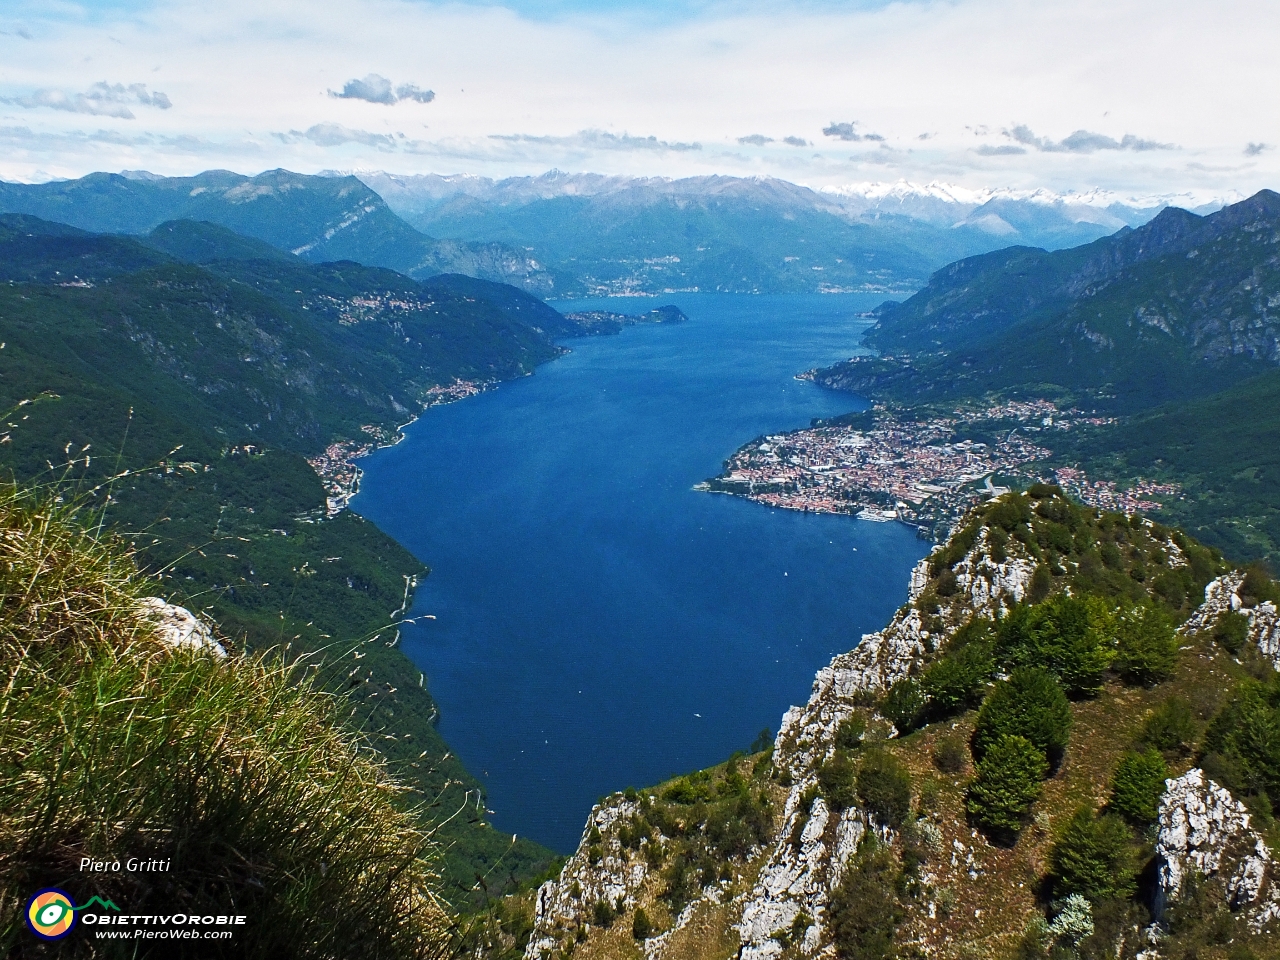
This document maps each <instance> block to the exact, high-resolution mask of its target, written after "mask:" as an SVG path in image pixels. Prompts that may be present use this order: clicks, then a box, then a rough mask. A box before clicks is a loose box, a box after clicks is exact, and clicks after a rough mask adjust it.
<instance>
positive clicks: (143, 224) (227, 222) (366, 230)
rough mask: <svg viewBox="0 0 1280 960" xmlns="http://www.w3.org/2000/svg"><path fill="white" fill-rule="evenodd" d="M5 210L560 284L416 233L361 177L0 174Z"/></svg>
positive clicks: (419, 271) (532, 265)
mask: <svg viewBox="0 0 1280 960" xmlns="http://www.w3.org/2000/svg"><path fill="white" fill-rule="evenodd" d="M0 211H6V212H11V213H24V214H29V215H32V216H36V217H40V218H42V219H45V220H51V221H55V222H58V223H64V224H69V225H71V226H75V227H79V228H81V229H84V230H90V231H94V232H98V233H128V234H143V233H148V232H150V231H152V230H154V229H155V228H157V227H159V226H160V225H161V224H162V223H165V222H166V221H170V220H194V221H207V222H209V223H213V224H217V225H219V226H222V227H225V228H227V229H229V230H231V231H234V232H235V233H238V234H240V235H242V236H244V237H249V238H252V239H256V240H261V241H264V242H266V243H268V244H270V245H271V246H273V247H275V248H277V249H278V250H282V251H285V252H289V253H292V254H294V255H296V256H299V257H301V258H303V259H305V260H308V261H310V262H313V263H314V262H321V261H326V260H354V261H357V262H359V263H363V264H365V265H367V266H378V267H386V268H389V269H392V270H398V271H400V272H401V273H405V274H408V275H410V276H414V277H420V278H425V277H429V276H433V275H435V274H439V273H466V274H470V275H474V276H478V277H483V278H486V279H491V280H497V281H501V282H510V283H515V284H517V285H518V286H521V287H523V288H526V289H529V290H532V291H534V292H540V293H543V294H548V293H551V292H552V290H553V289H554V286H555V281H554V278H552V277H551V276H550V275H549V274H548V273H547V272H546V271H545V270H543V269H542V268H541V267H540V266H539V265H538V264H537V263H536V262H535V261H533V260H532V259H531V258H530V257H529V256H527V255H526V254H525V253H523V252H521V251H518V250H515V249H512V248H509V247H505V246H502V245H501V244H494V243H482V242H459V241H437V240H434V239H432V238H431V237H428V236H425V235H423V234H422V233H419V232H418V231H417V230H415V229H414V228H413V227H411V226H409V225H408V224H407V223H405V222H404V221H403V220H401V219H400V218H399V217H397V216H396V215H395V214H394V213H392V212H391V210H390V208H389V207H388V206H387V205H386V203H384V202H383V201H382V199H381V198H380V197H379V196H378V195H377V194H376V193H374V192H373V191H372V190H370V189H369V188H368V187H366V186H365V185H364V184H363V183H361V182H360V181H359V180H357V179H356V178H354V177H311V176H304V175H302V174H296V173H290V172H289V171H287V170H271V171H268V172H266V173H262V174H259V175H258V176H256V177H244V176H241V175H239V174H235V173H230V172H228V171H225V170H212V171H208V172H206V173H202V174H199V175H198V176H195V177H151V176H148V177H140V176H138V175H133V176H129V177H126V176H122V175H118V174H108V173H94V174H90V175H89V176H86V177H82V178H81V179H79V180H67V181H54V182H50V183H43V184H17V183H3V182H0Z"/></svg>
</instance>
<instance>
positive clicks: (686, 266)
mask: <svg viewBox="0 0 1280 960" xmlns="http://www.w3.org/2000/svg"><path fill="white" fill-rule="evenodd" d="M359 176H360V178H361V179H362V180H363V181H364V182H365V183H367V184H368V185H369V186H370V187H372V188H373V189H374V190H376V191H377V192H378V193H379V194H380V195H381V196H382V197H383V198H384V199H385V200H386V201H387V203H388V204H389V205H390V206H391V208H392V209H393V210H395V211H396V212H397V213H398V214H400V215H401V216H402V217H404V218H405V219H406V220H407V221H408V222H410V223H412V224H413V225H414V226H416V227H418V228H419V229H421V230H424V231H426V232H428V233H431V234H433V235H435V236H447V237H458V238H460V239H463V240H471V241H474V240H478V239H481V238H484V239H489V240H497V241H500V242H503V243H507V244H510V245H512V246H518V247H521V248H523V249H524V250H525V251H526V252H527V253H529V254H531V255H532V256H535V257H537V258H538V260H539V262H541V263H543V264H545V265H547V267H548V268H549V269H551V270H553V271H554V272H556V273H557V274H558V275H561V276H563V277H566V278H569V277H571V278H573V281H574V284H573V286H572V287H571V288H570V289H574V290H579V291H581V292H584V293H593V294H603V293H629V292H647V293H656V292H662V291H669V290H676V289H686V290H690V289H698V290H724V291H734V292H823V291H837V290H860V291H877V290H884V291H893V292H896V291H903V292H907V291H911V290H914V289H916V288H918V287H919V286H921V285H922V284H923V283H924V282H925V281H926V279H927V277H928V275H929V274H930V273H932V272H933V271H934V270H936V269H937V268H938V267H940V266H942V265H944V264H945V263H948V262H951V261H952V260H956V259H959V258H962V257H966V256H972V255H973V254H977V253H984V252H988V251H991V250H994V249H997V248H1000V247H1005V246H1008V245H1010V244H1012V243H1024V244H1028V245H1034V246H1041V247H1045V248H1048V249H1058V248H1061V247H1066V246H1073V245H1076V244H1079V243H1085V242H1088V241H1090V240H1094V239H1097V238H1098V237H1102V236H1105V235H1107V234H1109V233H1112V232H1114V231H1115V230H1117V229H1119V228H1121V227H1123V226H1126V225H1136V224H1140V223H1143V222H1145V221H1146V220H1148V219H1150V217H1151V216H1153V215H1154V214H1155V213H1156V212H1157V211H1158V210H1159V209H1160V204H1159V202H1157V201H1152V202H1150V203H1149V204H1148V205H1146V206H1135V205H1132V204H1125V203H1121V202H1118V201H1117V200H1116V199H1115V198H1111V197H1107V196H1104V195H1102V194H1097V193H1095V194H1090V195H1087V196H1083V195H1082V196H1074V195H1072V196H1066V197H1063V196H1058V195H1055V194H1050V193H1047V192H1045V191H1038V192H1034V193H1026V192H1023V193H1017V192H1012V191H964V190H961V189H959V188H955V187H945V186H939V185H929V186H925V187H920V186H916V185H912V184H894V185H888V186H885V185H867V186H863V187H858V188H848V189H842V190H824V191H814V190H810V189H809V188H807V187H802V186H798V185H796V184H793V183H788V182H786V181H784V180H777V179H772V178H739V177H723V176H706V177H691V178H687V179H681V180H670V179H664V178H659V177H648V178H634V177H611V176H603V175H600V174H566V173H561V172H559V171H551V172H550V173H547V174H543V175H542V176H539V177H513V178H510V179H506V180H498V181H495V180H490V179H487V178H484V177H475V176H448V177H445V176H435V175H427V176H412V177H402V176H394V175H391V174H387V173H361V174H360V175H359Z"/></svg>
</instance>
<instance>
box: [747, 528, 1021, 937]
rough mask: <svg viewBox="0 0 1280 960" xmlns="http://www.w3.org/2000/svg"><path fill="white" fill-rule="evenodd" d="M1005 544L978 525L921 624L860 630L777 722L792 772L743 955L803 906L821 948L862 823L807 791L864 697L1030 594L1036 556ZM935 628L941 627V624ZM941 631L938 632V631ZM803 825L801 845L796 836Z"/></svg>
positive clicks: (914, 593) (783, 928)
mask: <svg viewBox="0 0 1280 960" xmlns="http://www.w3.org/2000/svg"><path fill="white" fill-rule="evenodd" d="M1020 547H1021V545H1020V544H1016V543H1012V542H1011V543H1010V544H1008V545H1007V547H1006V550H1007V551H1008V554H1009V555H1008V556H1007V558H1006V559H1005V560H1003V561H1001V562H996V561H994V560H992V559H991V557H990V544H989V542H988V537H987V534H986V531H983V533H982V534H980V535H979V537H978V538H977V540H976V541H975V542H974V544H973V546H972V548H971V549H970V550H969V552H968V553H967V554H966V555H965V557H964V558H963V559H961V560H960V561H958V562H957V563H956V564H955V565H954V567H953V569H954V571H955V574H956V592H955V594H954V595H952V596H951V597H948V598H940V601H942V603H943V604H944V606H942V607H941V608H940V609H939V612H938V615H937V617H936V618H934V620H933V629H930V627H929V626H927V625H926V619H925V615H924V614H922V613H921V612H920V610H919V609H917V608H916V607H915V606H913V605H908V606H904V607H903V608H902V609H900V610H899V611H898V612H897V614H896V615H895V616H894V618H893V620H892V621H891V622H890V623H889V625H888V626H887V627H885V628H884V629H883V630H880V631H877V632H876V633H869V634H866V635H864V636H863V638H862V642H861V643H860V644H858V646H857V647H856V648H855V649H853V650H852V651H850V652H849V653H844V654H840V655H839V656H837V657H836V658H835V659H833V660H832V661H831V663H830V664H829V665H828V666H826V667H824V668H823V669H821V670H819V671H818V675H817V677H816V678H815V679H814V682H813V689H812V692H811V693H810V695H809V701H808V703H807V704H805V706H803V707H792V708H791V709H790V710H788V711H787V713H786V715H785V716H784V717H783V720H782V728H781V730H779V732H778V737H777V741H776V743H775V746H774V764H775V766H776V767H777V768H778V769H779V770H781V771H782V772H783V773H784V774H785V775H787V776H789V777H790V778H791V780H792V786H791V790H790V794H789V796H788V798H787V805H786V809H785V814H784V817H783V823H782V827H781V829H780V831H779V833H778V839H777V842H776V843H775V846H774V849H773V852H772V854H771V855H770V858H769V860H768V862H767V863H766V864H765V866H764V868H763V869H762V871H761V874H760V878H759V880H758V882H757V883H756V886H755V889H753V890H752V892H751V895H750V896H749V897H748V898H747V902H746V904H745V906H744V908H743V913H742V922H741V924H740V926H739V934H740V936H741V938H742V950H741V954H740V956H741V958H742V960H767V958H771V957H774V956H777V955H778V954H780V953H781V952H782V950H783V944H782V938H781V937H780V936H779V933H780V932H788V933H790V934H791V936H792V937H794V931H791V924H792V923H793V922H794V921H795V918H796V917H798V916H800V914H801V913H802V912H803V913H805V914H807V915H808V916H810V917H812V918H813V923H812V924H811V925H810V927H809V928H808V930H807V931H806V933H805V935H804V939H803V941H802V942H801V944H800V949H801V952H802V953H803V954H805V955H806V956H807V955H811V954H813V953H815V952H817V951H818V949H819V945H820V944H821V942H822V918H823V915H824V914H825V911H826V905H827V899H828V897H829V895H830V893H831V891H832V890H834V889H835V887H836V886H838V885H839V883H840V880H841V878H842V876H843V872H844V869H845V866H846V864H847V863H848V858H849V857H850V856H851V855H852V854H853V852H854V851H855V850H856V849H857V845H858V840H860V839H861V837H862V834H863V832H864V831H865V830H866V821H865V818H864V817H863V815H862V813H861V812H860V811H858V810H856V809H851V810H846V811H844V813H843V814H842V815H841V816H840V818H839V820H838V822H836V823H832V822H831V817H830V814H829V812H828V810H827V807H826V804H825V803H824V801H823V800H822V798H820V797H818V798H813V791H812V787H813V786H814V784H815V783H816V782H817V777H816V771H817V768H818V767H820V766H821V765H822V763H824V762H825V761H826V760H827V759H829V758H830V756H831V755H832V753H833V752H834V750H835V736H836V730H837V729H838V728H839V726H840V724H841V722H843V721H844V720H845V718H847V717H848V716H850V715H851V714H852V713H853V712H854V710H855V709H856V708H857V707H859V706H860V705H865V704H867V703H868V702H869V701H870V700H873V699H874V698H875V696H876V695H877V694H879V693H881V692H883V691H884V690H886V689H888V688H889V687H890V686H892V685H893V684H894V683H895V682H897V681H898V680H901V679H903V678H905V677H908V676H911V675H912V674H913V673H914V672H915V671H916V670H917V669H918V668H919V665H920V664H921V663H922V662H923V661H924V659H925V657H926V656H927V655H928V654H929V653H930V652H931V651H933V650H934V649H936V648H938V647H940V646H941V645H942V644H943V643H944V642H945V641H946V639H947V638H948V636H949V635H950V633H951V632H952V631H954V629H955V628H956V627H958V626H960V624H962V623H963V622H965V621H966V620H968V619H969V618H970V617H972V616H973V615H975V614H980V615H986V616H994V615H995V614H996V613H997V612H999V611H1001V610H1004V609H1007V608H1008V607H1010V606H1011V605H1012V604H1014V603H1017V602H1018V601H1020V600H1022V599H1023V597H1025V596H1026V592H1027V587H1028V585H1029V584H1030V582H1031V575H1032V574H1033V573H1034V572H1035V568H1036V564H1035V562H1034V561H1033V560H1032V559H1031V558H1030V557H1029V556H1027V555H1025V554H1022V555H1018V554H1017V553H1016V551H1017V550H1019V549H1020ZM929 570H930V559H929V558H925V559H924V560H922V561H920V563H919V565H917V566H916V568H915V569H914V570H913V571H912V574H911V586H910V596H911V599H912V601H913V603H914V601H916V600H919V599H920V598H921V596H922V595H923V594H924V592H925V590H926V589H927V587H928V584H929V582H930V579H929ZM939 624H941V630H940V631H938V625H939ZM935 631H938V632H935ZM797 833H799V843H798V844H797V843H795V842H793V839H792V838H793V837H795V836H796V835H797Z"/></svg>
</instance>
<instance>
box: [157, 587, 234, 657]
mask: <svg viewBox="0 0 1280 960" xmlns="http://www.w3.org/2000/svg"><path fill="white" fill-rule="evenodd" d="M138 614H139V615H140V616H141V617H142V618H143V619H145V620H148V621H150V622H151V623H152V624H154V625H155V628H156V636H157V637H158V638H159V639H160V641H161V642H162V643H164V644H165V645H166V646H170V647H189V648H191V649H193V650H207V651H209V652H210V653H212V654H213V655H214V656H217V657H225V656H226V655H227V651H226V648H225V647H223V645H222V644H220V643H219V642H218V641H217V640H215V639H214V636H213V631H212V630H210V629H209V626H208V624H206V623H205V622H204V621H202V620H201V619H200V618H199V617H197V616H196V615H195V614H194V613H192V612H191V611H190V610H188V609H187V608H186V607H180V606H178V605H177V604H174V603H169V602H167V601H165V600H162V599H161V598H160V597H143V598H142V599H141V600H139V601H138Z"/></svg>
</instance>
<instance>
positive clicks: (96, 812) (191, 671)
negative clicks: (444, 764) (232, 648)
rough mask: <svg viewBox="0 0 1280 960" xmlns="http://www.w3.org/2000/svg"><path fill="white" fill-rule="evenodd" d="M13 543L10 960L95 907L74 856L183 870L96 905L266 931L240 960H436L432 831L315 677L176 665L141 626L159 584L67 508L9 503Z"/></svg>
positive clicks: (4, 865)
mask: <svg viewBox="0 0 1280 960" xmlns="http://www.w3.org/2000/svg"><path fill="white" fill-rule="evenodd" d="M0 530H2V531H3V535H2V536H0V553H2V554H3V563H0V671H3V677H2V681H3V684H4V688H5V689H6V690H7V691H8V694H7V696H6V697H5V698H4V703H3V708H2V709H0V850H3V851H4V853H3V854H0V890H3V891H4V893H3V894H0V951H3V952H4V953H5V954H6V955H7V956H11V955H17V953H16V952H21V951H25V950H26V949H27V947H28V946H30V944H29V941H27V940H26V938H25V936H22V939H19V938H20V935H21V931H22V926H23V919H22V916H21V911H22V903H23V901H24V899H25V896H26V895H27V892H28V891H32V890H36V889H39V888H41V887H44V886H51V885H56V886H59V887H65V888H66V889H68V890H73V891H81V890H84V887H83V883H84V881H83V878H82V877H81V876H80V875H79V859H80V858H81V857H84V856H89V857H93V858H95V859H107V860H114V859H116V858H123V857H127V856H130V855H132V856H137V857H140V858H144V859H145V858H151V857H155V858H162V859H169V860H171V861H172V865H171V869H170V871H169V872H168V873H166V874H165V876H166V879H167V881H168V882H167V883H166V884H165V885H164V886H160V885H157V884H153V883H150V882H148V881H149V875H145V874H133V873H128V872H121V873H111V874H106V875H102V876H100V877H96V878H95V886H94V888H93V891H94V892H95V893H97V894H98V895H100V896H105V897H108V898H110V899H112V900H114V901H115V902H117V903H119V904H121V905H123V906H125V907H126V909H128V910H129V911H130V912H137V913H146V912H156V913H160V912H169V911H171V910H175V909H176V910H181V911H183V912H188V913H201V914H204V913H225V912H226V908H227V905H228V904H230V903H234V904H235V905H236V907H237V909H238V911H243V912H244V913H245V914H247V915H251V916H253V917H256V918H264V917H270V918H271V922H267V923H254V924H252V925H251V926H247V927H245V928H244V929H243V930H242V931H239V932H238V934H237V939H236V942H235V945H234V952H235V955H236V956H241V957H263V958H268V957H282V956H297V955H313V954H320V955H354V954H359V955H361V956H368V957H430V956H442V955H443V954H444V951H445V949H446V946H447V932H446V929H445V926H446V924H445V917H444V915H443V913H442V911H441V910H440V908H439V907H438V906H437V905H436V901H435V900H434V894H433V888H434V886H435V881H434V878H433V876H432V861H433V860H434V859H435V858H436V857H438V854H437V853H433V841H432V837H431V832H430V827H429V820H427V819H424V817H423V811H422V810H421V808H420V807H419V806H418V805H417V804H415V803H413V801H412V799H411V792H410V791H409V790H408V789H407V788H405V787H404V786H402V785H401V784H399V783H398V782H397V781H396V780H395V779H394V778H393V777H392V776H391V775H390V774H389V773H388V771H387V769H386V766H385V764H384V763H383V762H382V761H381V760H380V758H379V757H378V755H377V754H376V753H375V752H374V751H373V750H372V749H371V748H370V747H369V745H368V742H367V741H366V740H365V739H364V738H363V737H361V736H359V735H357V734H356V733H355V732H353V731H352V730H350V729H349V728H348V726H347V715H348V712H349V708H347V707H346V704H345V701H344V700H342V699H340V698H337V697H335V696H333V695H331V694H326V693H324V692H322V691H321V690H320V689H319V687H318V685H317V683H316V681H315V679H314V674H315V673H316V670H315V669H313V667H314V666H315V665H314V664H313V663H312V662H311V661H309V660H307V659H299V660H295V661H293V662H291V663H290V662H286V661H283V660H281V659H279V658H278V657H274V656H270V655H258V656H252V657H231V658H228V659H221V658H218V657H215V656H213V655H212V654H208V653H200V652H192V651H190V650H172V649H169V648H167V647H166V646H164V644H163V643H161V642H160V641H159V640H158V639H157V637H156V635H155V632H154V631H155V627H154V626H153V625H151V624H150V623H149V622H148V621H147V620H146V619H145V618H143V617H140V616H139V611H138V603H139V600H140V598H142V597H144V596H148V595H153V594H154V593H155V592H157V590H158V589H160V586H161V585H160V584H158V583H157V582H155V581H154V580H152V579H150V578H148V577H146V576H144V575H142V574H140V573H138V572H137V570H136V568H135V566H134V563H133V560H132V557H131V555H130V552H129V549H128V547H127V545H126V544H125V543H124V542H123V541H121V540H119V539H117V538H113V537H110V536H106V537H99V536H96V535H94V534H93V533H91V532H89V531H86V529H85V528H84V527H83V526H82V525H81V518H79V517H77V516H76V514H75V511H74V510H73V509H72V508H69V507H66V506H56V505H53V504H51V503H50V502H49V501H48V500H41V499H38V498H36V497H35V496H33V495H31V494H25V493H22V492H19V491H18V490H16V489H13V488H10V489H8V490H6V491H4V492H3V493H2V494H0ZM77 896H83V897H84V898H87V892H86V893H84V894H83V895H82V894H80V893H77ZM77 943H78V944H79V946H72V947H71V948H70V951H71V953H69V954H68V955H77V956H89V955H90V954H91V953H93V950H92V944H91V943H90V942H88V941H77ZM20 944H21V946H20ZM175 949H176V945H175ZM94 955H96V954H94ZM174 955H176V954H174ZM183 955H187V954H183ZM191 955H194V951H193V952H192V953H191Z"/></svg>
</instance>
